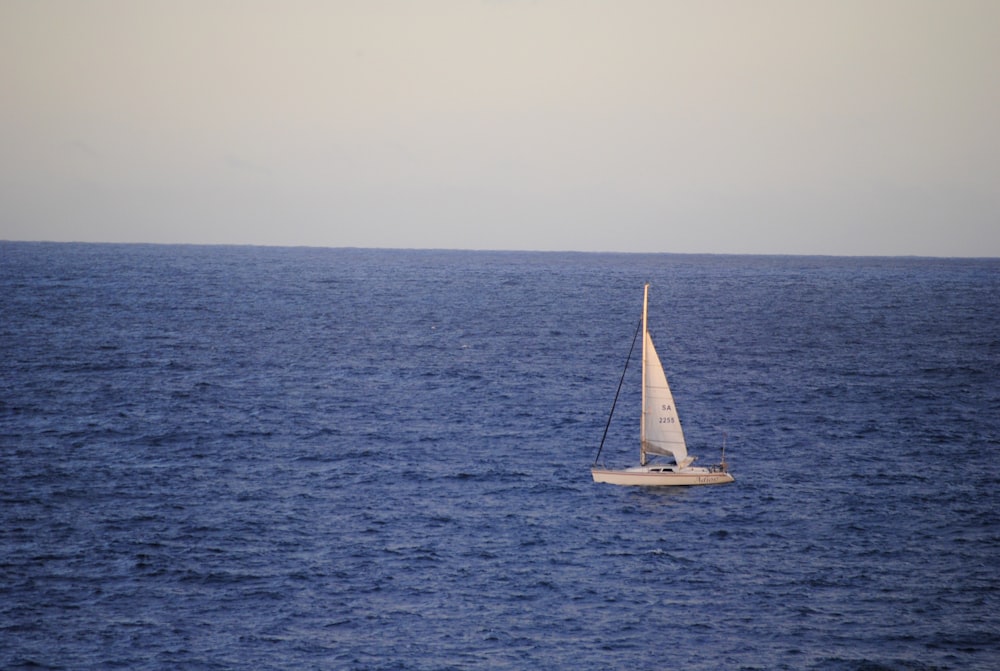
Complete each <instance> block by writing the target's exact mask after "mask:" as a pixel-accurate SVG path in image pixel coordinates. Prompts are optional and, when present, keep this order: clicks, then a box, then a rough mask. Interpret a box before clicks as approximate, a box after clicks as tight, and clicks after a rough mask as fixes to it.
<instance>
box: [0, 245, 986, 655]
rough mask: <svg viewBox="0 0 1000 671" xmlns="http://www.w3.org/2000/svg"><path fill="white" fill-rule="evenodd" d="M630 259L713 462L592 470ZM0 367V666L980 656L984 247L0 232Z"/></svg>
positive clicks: (631, 410) (612, 458) (705, 458)
mask: <svg viewBox="0 0 1000 671" xmlns="http://www.w3.org/2000/svg"><path fill="white" fill-rule="evenodd" d="M645 282H649V283H650V284H651V287H650V308H649V322H650V330H651V331H652V334H653V337H654V339H655V341H656V345H657V349H658V350H659V354H660V357H661V359H662V361H663V364H664V368H665V369H666V372H667V376H668V377H669V379H670V383H671V386H672V388H673V392H674V399H675V401H676V404H677V407H678V408H679V411H680V418H681V421H682V423H683V426H684V430H685V433H686V436H687V441H688V445H689V451H690V452H691V453H692V454H694V455H698V456H699V457H700V458H701V461H700V463H702V464H705V463H714V462H716V461H718V459H719V457H720V455H721V450H722V447H723V445H725V449H726V459H727V461H728V463H729V468H730V470H731V472H732V473H733V474H734V475H735V478H736V481H735V482H734V483H732V484H727V485H721V486H708V487H692V488H666V489H664V488H659V489H657V488H649V489H646V488H629V487H616V486H611V485H603V484H595V483H593V482H592V480H591V476H590V471H589V469H590V466H591V464H592V463H593V461H594V459H595V457H596V454H597V449H598V445H599V444H600V441H601V436H602V433H603V432H604V428H605V424H606V422H607V419H608V411H609V410H610V408H611V404H612V401H613V399H614V396H615V391H616V388H617V386H618V381H619V377H620V376H621V374H622V367H623V365H624V363H625V359H626V356H627V354H628V350H629V346H630V344H631V339H632V335H633V333H634V330H635V327H636V323H637V322H638V319H639V317H640V313H641V308H642V287H643V284H644V283H645ZM0 354H2V361H3V365H2V368H0V478H2V485H3V486H2V491H0V496H2V499H3V500H2V504H0V586H2V594H3V596H2V598H0V668H3V669H73V670H86V669H95V670H96V669H102V670H103V669H119V668H120V669H206V670H208V669H381V670H389V669H407V670H408V669H414V670H421V669H426V670H439V669H572V670H574V671H582V670H590V669H593V670H598V669H601V670H604V669H629V670H634V669H685V670H687V669H692V670H706V671H707V670H713V671H714V670H719V669H737V670H749V669H795V670H800V669H806V670H821V671H875V670H905V671H928V670H931V669H938V670H939V669H955V670H963V671H969V670H984V671H985V670H993V669H997V668H1000V573H998V570H1000V515H998V512H1000V473H998V470H997V466H998V458H997V451H998V448H1000V260H997V259H926V258H832V257H795V256H784V257H766V256H699V255H670V254H665V255H664V254H653V255H643V254H588V253H524V252H465V251H416V250H409V251H407V250H363V249H320V248H263V247H237V246H232V247H228V246H169V245H163V246H157V245H111V244H62V243H60V244H56V243H21V242H0ZM637 376H638V366H632V367H631V368H630V369H629V371H628V373H627V374H626V377H625V383H624V386H623V389H622V395H621V398H620V399H619V401H618V406H617V409H616V413H615V418H614V421H613V422H612V424H611V428H610V430H609V432H608V437H607V440H606V442H605V445H604V448H603V451H602V453H601V460H602V461H603V462H605V463H607V464H608V465H620V466H627V465H634V464H635V463H636V462H637V459H638V435H637V434H638V424H639V419H638V415H639V400H638V399H639V383H638V381H637V380H638V378H637Z"/></svg>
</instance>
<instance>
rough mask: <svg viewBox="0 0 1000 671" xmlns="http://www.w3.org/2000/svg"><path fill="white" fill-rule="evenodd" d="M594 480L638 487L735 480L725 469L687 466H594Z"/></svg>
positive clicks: (720, 483)
mask: <svg viewBox="0 0 1000 671" xmlns="http://www.w3.org/2000/svg"><path fill="white" fill-rule="evenodd" d="M590 472H591V473H592V474H593V476H594V482H605V483H607V484H609V485H632V486H638V487H676V486H682V487H690V486H693V485H724V484H726V483H727V482H733V480H734V478H733V476H732V475H730V474H729V473H726V472H724V471H712V470H709V469H707V468H685V469H681V470H679V471H666V470H660V469H654V468H644V467H641V466H640V467H638V468H627V469H624V470H611V469H607V468H596V467H595V468H592V469H590Z"/></svg>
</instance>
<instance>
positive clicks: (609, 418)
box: [594, 318, 642, 466]
mask: <svg viewBox="0 0 1000 671" xmlns="http://www.w3.org/2000/svg"><path fill="white" fill-rule="evenodd" d="M641 328H642V319H641V318H640V319H639V323H638V324H637V325H636V327H635V335H634V336H632V346H631V347H630V348H629V350H628V356H627V357H625V367H624V368H623V369H622V378H621V379H620V380H618V391H616V392H615V400H614V401H612V402H611V412H609V413H608V423H607V424H605V425H604V435H603V436H601V446H600V447H598V448H597V456H595V457H594V466H596V465H597V460H598V459H600V458H601V450H603V449H604V439H605V438H607V437H608V429H609V428H610V427H611V418H612V417H614V415H615V406H616V405H618V395H619V394H621V393H622V384H623V383H624V382H625V371H627V370H628V362H629V361H631V360H632V352H634V351H635V341H636V340H638V339H639V330H640V329H641Z"/></svg>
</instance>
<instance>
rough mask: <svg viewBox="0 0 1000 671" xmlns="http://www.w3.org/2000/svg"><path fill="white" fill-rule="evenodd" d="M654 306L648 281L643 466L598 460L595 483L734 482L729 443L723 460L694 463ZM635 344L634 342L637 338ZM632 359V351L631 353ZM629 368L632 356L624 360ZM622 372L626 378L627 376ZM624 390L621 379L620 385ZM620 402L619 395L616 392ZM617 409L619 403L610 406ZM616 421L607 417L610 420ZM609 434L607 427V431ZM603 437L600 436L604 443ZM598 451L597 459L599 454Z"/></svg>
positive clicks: (644, 299)
mask: <svg viewBox="0 0 1000 671" xmlns="http://www.w3.org/2000/svg"><path fill="white" fill-rule="evenodd" d="M648 305H649V284H648V283H647V284H646V286H645V289H644V291H643V297H642V324H641V325H642V422H641V424H640V427H639V465H638V466H632V467H630V468H625V469H622V470H613V469H608V468H604V467H602V466H598V465H597V460H596V459H595V461H594V465H593V467H592V468H591V469H590V472H591V473H592V474H593V476H594V482H606V483H608V484H611V485H640V486H646V487H650V486H666V485H721V484H724V483H727V482H732V481H733V476H732V475H731V474H730V473H729V471H728V470H727V469H726V461H725V448H723V457H722V461H721V463H719V464H717V465H713V466H707V467H705V466H692V465H691V464H692V463H693V462H694V460H695V459H696V457H692V456H689V455H688V451H687V444H686V443H685V442H684V430H683V429H681V420H680V417H678V415H677V406H676V405H675V404H674V397H673V394H671V393H670V385H668V384H667V376H666V374H665V373H664V372H663V365H662V364H661V363H660V357H659V356H658V355H657V354H656V348H655V347H653V339H652V337H650V335H649V329H648V328H647V319H646V316H647V307H648ZM633 346H634V341H633ZM629 358H631V354H630V355H629ZM625 366H626V368H627V367H628V361H626V362H625ZM624 375H625V374H624V373H622V380H624ZM619 390H621V384H619ZM616 401H617V396H616ZM611 412H612V413H614V405H612V407H611ZM610 422H611V420H610V418H609V419H608V423H609V424H610ZM604 435H605V437H607V429H606V428H605V431H604ZM603 447H604V440H603V439H602V440H601V448H602V449H603ZM600 454H601V452H600V450H598V453H597V458H598V459H599V458H600ZM650 456H653V457H672V458H673V462H672V463H670V462H665V461H662V460H654V461H650V460H649V457H650Z"/></svg>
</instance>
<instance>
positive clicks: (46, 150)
mask: <svg viewBox="0 0 1000 671" xmlns="http://www.w3.org/2000/svg"><path fill="white" fill-rule="evenodd" d="M0 95H2V99H0V239H7V240H57V241H71V240H72V241H107V242H182V243H237V244H260V245H316V246H332V247H341V246H359V247H422V248H464V249H530V250H581V251H649V252H717V253H791V254H848V255H854V254H888V255H896V254H907V255H908V254H917V255H933V256H1000V2H997V1H996V0H985V1H982V2H976V1H973V0H950V1H945V0H930V1H928V0H857V1H855V0H830V1H826V0H789V1H768V0H759V1H758V0H731V1H713V0H703V1H692V2H669V1H667V0H648V1H644V0H606V1H597V0H534V1H532V0H358V1H351V0H327V1H319V0H316V1H306V0H283V1H281V2H279V1H277V0H276V1H273V2H265V1H259V0H258V1H255V0H232V1H227V0H210V1H208V2H206V1H203V0H170V1H164V2H160V1H158V0H142V1H138V2H136V1H133V0H124V1H111V0H90V1H76V0H64V1H52V0H0Z"/></svg>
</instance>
